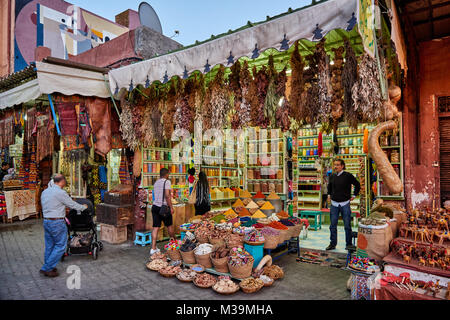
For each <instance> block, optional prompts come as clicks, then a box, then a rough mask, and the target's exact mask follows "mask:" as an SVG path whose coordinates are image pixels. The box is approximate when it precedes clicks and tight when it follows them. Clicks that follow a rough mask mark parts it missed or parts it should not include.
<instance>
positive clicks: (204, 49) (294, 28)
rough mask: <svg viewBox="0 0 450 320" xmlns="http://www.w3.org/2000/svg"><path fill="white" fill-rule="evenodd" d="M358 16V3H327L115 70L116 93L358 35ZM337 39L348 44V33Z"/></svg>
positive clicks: (331, 0) (112, 83)
mask: <svg viewBox="0 0 450 320" xmlns="http://www.w3.org/2000/svg"><path fill="white" fill-rule="evenodd" d="M357 12H358V10H357V1H355V0H328V1H322V2H320V3H318V4H315V5H312V6H309V7H305V8H301V9H299V10H296V11H293V12H291V13H288V14H285V15H282V16H280V17H277V18H274V19H272V20H269V21H267V22H264V23H260V24H257V25H255V26H251V27H248V28H244V29H243V30H240V31H237V32H234V33H230V34H228V35H224V36H221V37H219V38H216V39H213V40H211V41H207V42H205V43H202V44H199V45H195V46H192V47H188V48H184V49H182V50H180V51H176V52H173V53H169V54H166V55H163V56H159V57H156V58H152V59H149V60H146V61H142V62H139V63H136V64H132V65H129V66H125V67H122V68H119V69H116V70H111V71H110V72H109V83H110V87H111V92H113V93H115V94H117V93H118V92H119V90H121V89H127V90H130V89H133V88H134V87H136V86H137V85H143V86H148V85H149V84H150V83H152V82H154V81H160V82H162V83H166V82H167V81H168V80H169V79H170V78H171V77H173V76H180V77H182V78H187V77H188V76H189V75H190V74H192V72H194V71H197V70H198V71H201V72H203V73H208V72H209V71H210V70H211V69H212V68H213V67H214V66H216V65H218V64H222V65H224V66H226V67H230V66H231V65H232V64H233V63H234V62H235V61H236V60H237V59H238V58H241V57H248V58H251V59H257V58H258V57H260V56H261V54H262V53H263V52H265V51H266V50H267V49H271V48H272V49H276V50H277V51H278V52H287V51H288V50H289V48H290V47H292V45H293V44H294V43H295V42H296V41H297V40H300V39H306V40H308V41H320V40H321V39H322V38H323V37H325V36H326V35H327V34H328V33H330V32H331V31H332V30H336V29H340V31H342V30H344V31H352V30H355V29H357V28H356V27H355V25H356V24H357V22H358V19H357ZM335 36H338V37H340V38H341V40H342V37H343V36H345V35H342V33H335ZM341 36H342V37H341ZM304 47H305V46H304ZM306 49H307V48H306Z"/></svg>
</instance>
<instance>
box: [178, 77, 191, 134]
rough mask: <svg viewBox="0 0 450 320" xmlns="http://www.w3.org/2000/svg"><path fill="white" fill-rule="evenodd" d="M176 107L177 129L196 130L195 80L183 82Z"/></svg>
mask: <svg viewBox="0 0 450 320" xmlns="http://www.w3.org/2000/svg"><path fill="white" fill-rule="evenodd" d="M178 92H179V94H178V99H177V101H176V104H175V107H176V112H175V129H176V130H180V129H184V130H187V131H189V132H193V130H194V116H195V114H194V104H195V79H194V78H189V79H187V80H184V81H181V85H180V89H179V91H178Z"/></svg>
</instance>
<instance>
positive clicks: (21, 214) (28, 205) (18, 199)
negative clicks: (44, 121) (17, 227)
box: [5, 190, 37, 221]
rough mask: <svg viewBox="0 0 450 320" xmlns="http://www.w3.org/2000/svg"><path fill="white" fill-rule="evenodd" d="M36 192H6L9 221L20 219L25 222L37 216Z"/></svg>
mask: <svg viewBox="0 0 450 320" xmlns="http://www.w3.org/2000/svg"><path fill="white" fill-rule="evenodd" d="M35 199H36V191H35V190H16V191H5V201H6V211H7V214H8V220H9V221H12V220H13V218H15V217H18V218H19V220H24V219H26V218H28V217H29V216H32V215H36V214H37V208H36V200H35Z"/></svg>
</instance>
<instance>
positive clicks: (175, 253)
mask: <svg viewBox="0 0 450 320" xmlns="http://www.w3.org/2000/svg"><path fill="white" fill-rule="evenodd" d="M167 256H168V257H169V258H170V260H172V261H179V260H183V258H182V257H181V253H180V250H167Z"/></svg>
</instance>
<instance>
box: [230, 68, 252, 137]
mask: <svg viewBox="0 0 450 320" xmlns="http://www.w3.org/2000/svg"><path fill="white" fill-rule="evenodd" d="M236 64H238V66H236V67H235V65H236ZM235 65H234V66H233V67H232V73H231V75H230V89H231V90H232V91H233V93H234V111H235V112H234V114H233V115H232V119H231V127H232V128H233V129H240V128H243V127H245V126H248V125H249V123H250V122H251V116H250V110H251V109H250V103H249V99H250V96H249V91H250V85H251V84H252V82H253V80H252V76H251V74H250V71H249V68H248V62H247V61H244V64H243V65H242V66H241V65H240V62H239V61H237V62H236V63H235ZM237 71H239V75H237V74H236V72H237ZM255 88H256V87H255Z"/></svg>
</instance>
